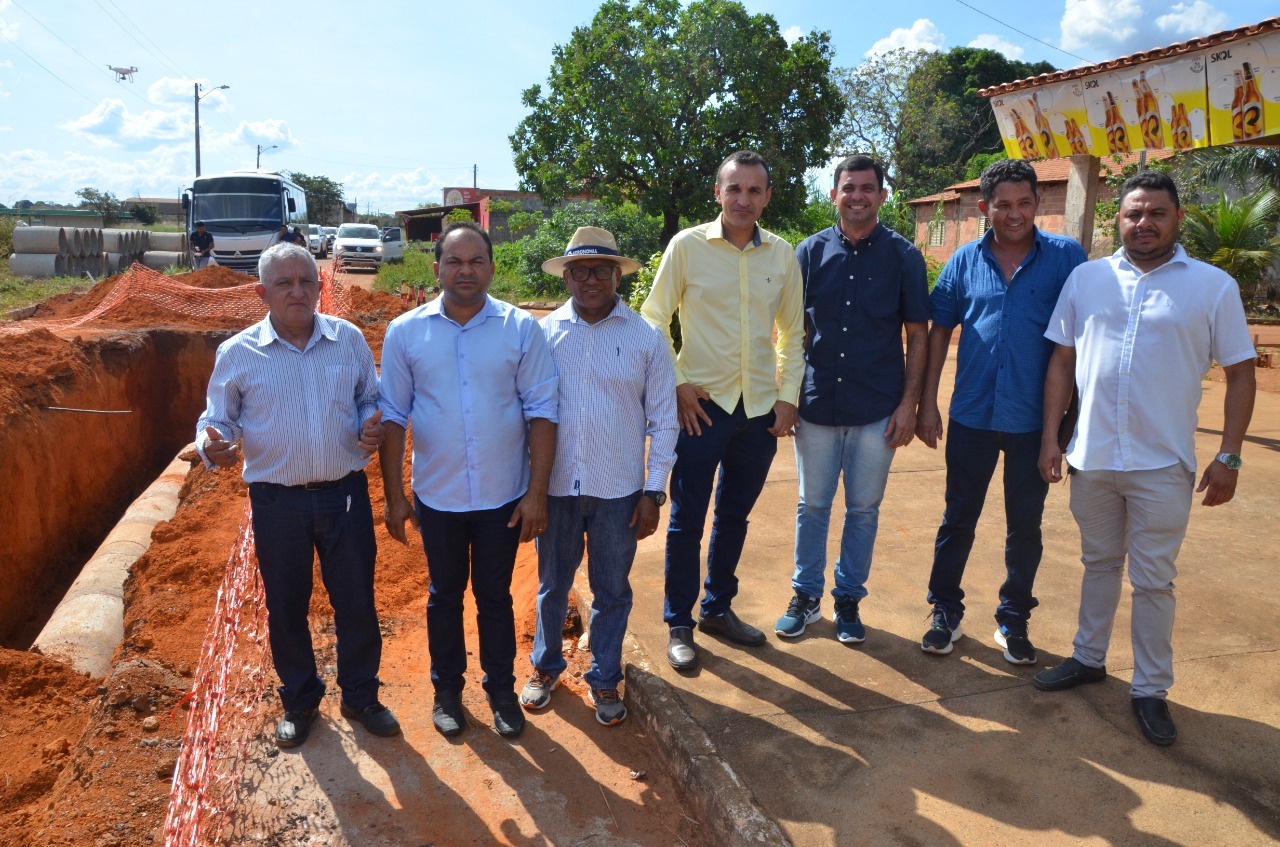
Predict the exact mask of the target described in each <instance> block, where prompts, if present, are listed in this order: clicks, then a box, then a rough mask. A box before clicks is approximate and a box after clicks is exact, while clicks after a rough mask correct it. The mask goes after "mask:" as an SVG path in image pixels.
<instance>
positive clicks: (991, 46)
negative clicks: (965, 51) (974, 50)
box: [969, 33, 1025, 59]
mask: <svg viewBox="0 0 1280 847" xmlns="http://www.w3.org/2000/svg"><path fill="white" fill-rule="evenodd" d="M969 46H970V47H985V48H986V49H988V50H995V51H996V52H997V53H1003V54H1004V55H1005V56H1007V57H1008V58H1010V59H1021V58H1022V54H1023V53H1024V52H1025V51H1024V50H1023V49H1022V48H1021V47H1019V46H1018V45H1016V44H1013V43H1010V42H1008V41H1005V40H1004V39H1003V38H1001V37H1000V36H998V35H990V34H988V33H983V34H982V35H979V36H978V37H977V38H975V39H973V41H970V42H969Z"/></svg>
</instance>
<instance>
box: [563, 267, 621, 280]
mask: <svg viewBox="0 0 1280 847" xmlns="http://www.w3.org/2000/svg"><path fill="white" fill-rule="evenodd" d="M614 270H616V269H615V268H614V267H613V265H600V266H598V267H594V268H569V276H571V277H572V278H573V281H574V282H586V281H587V280H589V279H591V277H592V276H594V277H595V278H596V279H598V280H600V281H601V282H608V281H609V280H611V279H613V272H614Z"/></svg>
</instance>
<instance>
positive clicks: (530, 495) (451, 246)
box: [381, 221, 556, 738]
mask: <svg viewBox="0 0 1280 847" xmlns="http://www.w3.org/2000/svg"><path fill="white" fill-rule="evenodd" d="M435 254H436V261H435V264H434V265H432V267H433V269H434V270H435V274H436V278H437V279H438V280H439V281H440V288H441V289H442V290H441V294H440V296H439V297H437V298H436V299H435V300H432V301H431V302H429V303H427V304H426V305H424V306H420V307H418V308H416V309H414V310H413V311H411V312H406V313H405V314H403V315H401V316H400V317H398V318H396V319H395V320H394V321H392V322H391V324H390V325H389V326H388V327H387V334H386V338H385V340H384V341H383V345H382V382H381V392H382V410H383V414H384V415H385V416H386V423H385V427H386V431H387V438H386V443H385V444H383V446H382V452H381V458H382V485H383V489H384V491H385V494H386V517H385V520H386V524H387V531H388V532H390V533H391V537H392V538H395V539H396V540H397V541H399V542H401V543H408V542H407V538H406V536H405V529H404V522H405V521H406V520H408V521H411V522H412V523H413V525H414V526H415V527H417V528H419V530H420V533H421V536H422V547H423V550H424V552H425V553H426V556H427V572H428V574H429V576H430V579H431V585H430V588H429V589H428V590H429V592H430V596H429V598H428V600H427V645H428V647H429V649H430V652H431V684H432V685H433V686H434V688H435V702H434V704H433V705H432V716H431V717H432V723H433V724H434V725H435V728H436V730H437V731H439V732H440V733H441V734H442V735H446V736H453V735H457V734H458V733H460V732H462V730H463V728H464V727H465V726H466V718H465V715H464V714H463V710H462V688H463V685H464V683H465V679H464V676H463V674H465V673H466V670H467V645H466V641H465V639H464V636H463V627H462V604H463V596H464V595H465V594H466V591H467V583H468V582H470V584H471V592H472V594H473V595H474V597H475V601H476V622H477V624H478V626H479V630H480V667H481V669H483V670H484V680H483V683H482V684H483V686H484V690H485V693H486V694H487V695H488V698H489V705H490V707H491V708H492V709H493V727H494V729H496V730H497V731H498V733H499V734H500V735H502V736H504V737H506V738H515V737H517V736H519V735H520V733H521V732H522V731H523V730H524V723H525V719H524V710H523V709H521V707H520V700H519V697H517V695H516V690H515V681H516V677H515V657H516V631H515V613H514V610H513V608H512V600H511V575H512V572H513V571H514V569H515V561H516V549H517V547H519V545H520V544H522V543H523V542H526V541H531V540H533V539H534V538H537V537H538V536H540V535H542V533H543V532H545V531H546V529H547V485H548V479H549V478H550V476H551V463H552V460H553V459H554V458H555V447H556V370H555V365H554V364H552V361H551V351H550V350H549V349H548V347H547V340H546V336H545V335H544V334H543V332H542V327H540V326H538V322H537V320H535V319H534V317H533V316H532V315H530V314H529V313H528V312H525V311H522V310H520V309H517V308H515V307H514V306H511V305H509V304H507V303H503V302H502V301H500V300H495V299H493V298H492V297H490V296H489V295H488V291H489V285H490V283H491V282H493V245H492V243H491V242H490V241H489V234H488V233H487V232H485V231H484V230H483V229H481V228H480V227H479V226H478V225H477V224H475V223H473V222H471V221H465V222H460V223H455V224H451V225H450V226H449V227H448V228H446V229H445V231H444V234H443V235H441V236H440V238H439V239H438V240H437V241H436V245H435ZM410 421H412V423H413V482H412V489H413V503H412V504H410V502H409V499H408V498H407V497H406V496H405V488H404V478H403V470H402V468H403V466H404V453H405V446H406V440H405V430H406V429H407V428H408V426H409V423H410Z"/></svg>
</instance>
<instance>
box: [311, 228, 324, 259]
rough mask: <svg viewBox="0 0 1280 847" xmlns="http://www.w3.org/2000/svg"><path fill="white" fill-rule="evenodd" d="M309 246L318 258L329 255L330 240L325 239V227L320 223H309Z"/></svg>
mask: <svg viewBox="0 0 1280 847" xmlns="http://www.w3.org/2000/svg"><path fill="white" fill-rule="evenodd" d="M307 246H308V247H309V248H310V250H311V254H312V255H313V256H315V257H316V258H317V259H323V258H324V257H325V256H328V255H329V242H328V241H326V240H325V237H324V229H323V228H322V227H321V226H320V225H319V224H307Z"/></svg>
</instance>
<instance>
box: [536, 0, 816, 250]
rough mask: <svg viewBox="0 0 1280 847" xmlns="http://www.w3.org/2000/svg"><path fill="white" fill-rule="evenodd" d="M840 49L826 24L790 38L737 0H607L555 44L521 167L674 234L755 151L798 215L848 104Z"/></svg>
mask: <svg viewBox="0 0 1280 847" xmlns="http://www.w3.org/2000/svg"><path fill="white" fill-rule="evenodd" d="M831 56H832V49H831V45H830V37H829V35H828V34H827V33H825V32H813V33H810V34H809V36H807V37H805V38H801V39H799V40H798V41H796V42H795V43H793V44H791V45H788V44H787V42H786V41H785V39H783V37H782V35H781V34H780V33H779V31H778V24H777V21H775V20H774V18H773V17H771V16H769V15H763V14H761V15H752V14H749V13H748V12H747V10H746V9H745V8H744V7H743V6H742V5H741V4H740V3H737V2H732V0H694V2H691V3H689V4H688V5H686V6H682V5H681V3H680V0H635V2H634V3H629V2H627V1H626V0H606V2H605V3H604V4H603V5H602V6H601V7H600V10H599V11H598V12H597V13H596V15H595V18H594V19H593V20H592V22H591V24H590V25H589V26H583V27H578V28H577V29H575V30H574V31H573V34H572V36H571V37H570V39H569V42H568V43H567V44H563V45H557V46H556V47H555V49H554V51H553V61H552V65H551V70H550V75H549V78H548V80H547V86H546V89H545V90H544V89H543V87H542V86H540V85H535V86H533V87H531V88H529V89H527V90H526V91H525V92H524V96H523V99H524V105H525V106H526V107H528V108H529V109H531V110H532V112H531V114H529V115H528V116H526V117H525V118H524V120H522V121H521V122H520V124H519V125H518V126H517V127H516V130H515V133H514V134H512V135H511V146H512V149H513V150H514V151H515V164H516V170H517V172H518V173H519V174H520V177H521V180H522V182H523V184H524V185H525V186H526V187H528V188H530V189H532V190H534V191H537V192H538V194H539V195H541V196H542V198H543V199H544V200H545V201H547V202H549V203H550V202H554V201H557V200H559V199H561V198H563V197H565V196H569V195H572V194H576V193H579V192H589V193H591V194H594V195H595V196H597V197H599V198H600V199H601V200H603V201H604V202H605V203H607V204H610V205H614V204H617V203H619V202H623V201H631V202H635V203H637V204H639V205H640V208H641V209H643V210H644V211H645V212H646V213H648V214H654V215H660V216H661V217H662V231H661V242H662V244H663V245H665V244H666V243H667V241H669V240H670V239H671V237H672V236H673V235H675V233H676V232H677V231H678V230H679V229H680V218H681V216H684V217H685V218H686V219H701V218H705V217H708V216H709V215H710V214H711V212H712V210H713V209H714V205H713V203H714V201H713V198H712V191H711V184H712V181H713V180H714V175H715V170H716V168H717V166H719V164H720V162H721V160H723V159H724V157H725V156H726V155H728V154H729V153H731V152H733V151H734V150H738V149H753V150H756V151H758V152H759V153H760V154H761V155H763V156H764V157H765V159H766V160H768V161H769V163H770V167H771V169H772V174H773V181H774V193H773V201H772V202H773V204H774V206H775V207H776V209H777V212H779V213H781V214H784V215H785V214H787V213H789V212H790V211H793V210H794V209H797V208H799V207H801V206H803V205H804V202H805V188H804V172H805V170H806V168H808V167H811V166H816V165H819V164H821V163H822V162H823V161H824V159H825V155H826V152H827V143H828V141H829V140H830V135H831V126H832V125H833V124H834V123H835V121H836V119H837V117H838V114H839V109H840V98H839V94H838V92H837V90H836V88H835V86H834V84H833V83H832V81H831V79H830V68H831Z"/></svg>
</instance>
